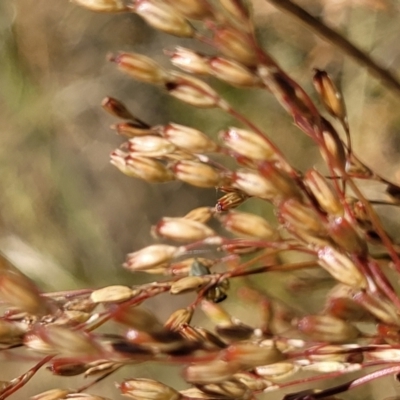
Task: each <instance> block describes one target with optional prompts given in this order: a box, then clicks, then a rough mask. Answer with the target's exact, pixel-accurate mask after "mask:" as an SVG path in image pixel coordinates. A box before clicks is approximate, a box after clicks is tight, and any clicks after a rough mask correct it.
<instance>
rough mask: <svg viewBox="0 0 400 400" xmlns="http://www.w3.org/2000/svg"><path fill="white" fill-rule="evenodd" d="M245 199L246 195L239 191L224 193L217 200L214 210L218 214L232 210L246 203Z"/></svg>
mask: <svg viewBox="0 0 400 400" xmlns="http://www.w3.org/2000/svg"><path fill="white" fill-rule="evenodd" d="M247 197H248V196H247V195H246V194H244V193H243V192H240V191H233V192H229V193H226V194H225V195H223V196H222V197H220V198H219V199H218V201H217V204H216V206H215V208H216V210H217V211H218V212H222V211H228V210H230V209H232V208H236V207H238V206H240V205H241V204H242V203H243V202H245V201H246V199H247Z"/></svg>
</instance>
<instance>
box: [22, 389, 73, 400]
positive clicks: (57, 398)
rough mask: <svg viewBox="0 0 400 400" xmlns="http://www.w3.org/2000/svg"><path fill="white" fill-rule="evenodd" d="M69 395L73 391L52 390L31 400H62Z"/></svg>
mask: <svg viewBox="0 0 400 400" xmlns="http://www.w3.org/2000/svg"><path fill="white" fill-rule="evenodd" d="M69 393H71V391H70V390H67V389H51V390H47V391H46V392H42V393H39V394H37V395H35V396H32V397H30V400H62V399H65V396H66V395H67V394H69Z"/></svg>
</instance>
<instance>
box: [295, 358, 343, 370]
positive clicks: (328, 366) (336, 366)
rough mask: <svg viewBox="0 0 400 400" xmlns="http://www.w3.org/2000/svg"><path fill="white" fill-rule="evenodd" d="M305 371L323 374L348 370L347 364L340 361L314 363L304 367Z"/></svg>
mask: <svg viewBox="0 0 400 400" xmlns="http://www.w3.org/2000/svg"><path fill="white" fill-rule="evenodd" d="M302 369H303V371H316V372H321V373H329V372H337V371H344V370H345V369H346V364H344V363H341V362H338V361H320V362H314V363H312V364H309V365H304V366H303V367H302Z"/></svg>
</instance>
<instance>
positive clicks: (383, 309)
mask: <svg viewBox="0 0 400 400" xmlns="http://www.w3.org/2000/svg"><path fill="white" fill-rule="evenodd" d="M353 299H354V300H355V301H356V302H357V303H358V304H360V305H361V306H362V307H364V308H365V309H366V310H367V311H368V312H370V313H371V314H372V315H373V316H374V317H375V318H377V319H378V320H379V321H382V322H384V323H386V324H389V325H395V326H400V315H399V313H398V310H397V308H396V307H395V306H394V304H393V303H392V302H391V301H389V300H386V299H385V298H383V297H382V296H381V295H379V294H377V293H374V294H370V293H367V292H364V291H363V292H359V293H356V294H355V295H354V296H353Z"/></svg>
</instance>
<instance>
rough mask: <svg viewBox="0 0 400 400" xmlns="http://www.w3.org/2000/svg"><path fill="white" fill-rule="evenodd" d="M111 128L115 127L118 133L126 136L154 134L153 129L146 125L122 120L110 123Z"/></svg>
mask: <svg viewBox="0 0 400 400" xmlns="http://www.w3.org/2000/svg"><path fill="white" fill-rule="evenodd" d="M111 129H115V130H116V131H117V134H118V135H121V136H126V137H128V138H131V137H136V136H146V135H151V134H154V131H153V130H152V129H151V128H150V127H149V126H148V125H145V124H144V123H143V124H140V123H136V122H122V123H119V124H115V125H112V126H111Z"/></svg>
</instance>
